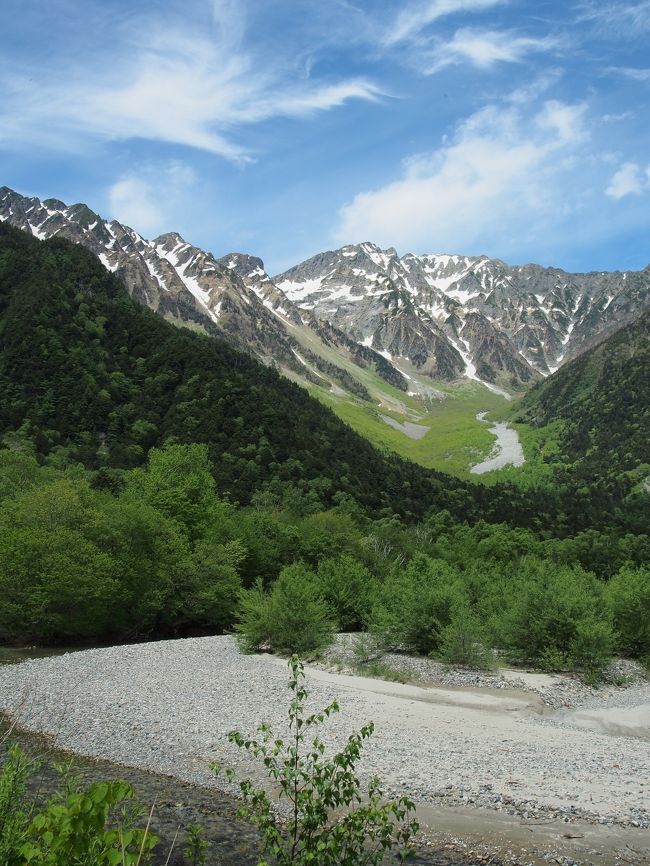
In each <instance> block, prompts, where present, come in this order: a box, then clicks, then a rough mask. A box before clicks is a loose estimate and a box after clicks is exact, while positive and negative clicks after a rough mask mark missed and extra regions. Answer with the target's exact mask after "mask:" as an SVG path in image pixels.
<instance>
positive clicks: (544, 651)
mask: <svg viewBox="0 0 650 866" xmlns="http://www.w3.org/2000/svg"><path fill="white" fill-rule="evenodd" d="M507 590H508V599H509V601H508V602H507V606H506V607H505V609H504V612H503V614H502V616H501V617H499V622H498V631H499V633H500V638H501V641H502V643H503V645H504V647H505V648H506V649H507V650H509V652H510V653H511V655H512V656H513V657H514V658H515V659H516V660H519V661H525V662H532V663H534V664H540V663H542V662H544V660H546V662H545V663H548V661H549V660H552V661H553V663H554V664H556V662H555V660H556V659H557V660H558V661H559V660H560V659H561V660H562V662H564V660H566V661H567V662H568V663H569V664H571V665H573V666H578V667H579V668H581V669H584V668H585V667H586V665H587V664H588V656H589V653H590V652H593V653H594V665H595V666H598V665H600V664H601V663H602V659H603V656H604V654H606V653H607V652H609V651H611V646H612V644H611V630H610V628H609V625H610V624H609V612H608V611H607V609H606V606H605V604H604V600H603V590H602V584H601V582H600V581H599V580H597V578H596V577H594V575H592V574H589V573H587V572H585V571H583V570H582V569H581V568H579V567H577V566H576V567H573V568H571V567H568V566H562V565H557V564H555V563H552V562H548V561H542V560H537V559H531V558H527V559H524V560H522V562H521V564H520V566H519V569H518V573H515V575H514V576H513V578H512V579H511V580H510V582H509V585H508V586H507ZM590 633H593V635H594V636H593V638H591V639H590V637H589V635H590ZM608 633H609V634H610V638H609V650H608V649H607V646H608V638H607V634H608ZM590 640H591V643H590Z"/></svg>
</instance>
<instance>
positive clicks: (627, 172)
mask: <svg viewBox="0 0 650 866" xmlns="http://www.w3.org/2000/svg"><path fill="white" fill-rule="evenodd" d="M649 190H650V166H648V167H647V168H646V169H645V171H644V170H643V169H642V168H641V167H640V166H639V165H637V164H636V163H635V162H626V163H623V165H622V166H621V167H620V168H619V170H618V171H617V172H615V174H614V175H613V176H612V179H611V180H610V182H609V186H608V187H607V189H606V190H605V193H606V194H607V195H608V196H610V198H615V199H620V198H624V197H625V196H626V195H641V194H642V193H644V192H648V191H649Z"/></svg>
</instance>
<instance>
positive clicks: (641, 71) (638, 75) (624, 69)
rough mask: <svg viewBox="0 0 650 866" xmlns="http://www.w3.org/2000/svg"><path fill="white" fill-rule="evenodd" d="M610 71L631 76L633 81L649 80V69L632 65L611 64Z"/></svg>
mask: <svg viewBox="0 0 650 866" xmlns="http://www.w3.org/2000/svg"><path fill="white" fill-rule="evenodd" d="M610 72H614V73H616V74H617V75H623V76H624V77H625V78H631V79H632V80H633V81H650V69H648V68H638V67H633V66H611V67H610Z"/></svg>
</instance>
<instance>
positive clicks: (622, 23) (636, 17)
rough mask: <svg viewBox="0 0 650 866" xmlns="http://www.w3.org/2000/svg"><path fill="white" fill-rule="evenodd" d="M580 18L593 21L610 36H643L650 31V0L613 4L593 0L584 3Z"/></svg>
mask: <svg viewBox="0 0 650 866" xmlns="http://www.w3.org/2000/svg"><path fill="white" fill-rule="evenodd" d="M580 20H583V21H593V22H594V23H595V24H596V26H597V27H598V29H599V31H600V32H601V33H602V34H603V35H605V36H608V37H610V38H611V37H615V36H618V37H629V36H632V37H634V36H642V35H643V34H645V33H647V32H648V31H650V2H649V0H641V2H640V3H613V4H612V3H603V2H602V0H595V2H594V0H592V2H589V3H586V4H585V5H584V7H583V11H582V13H581V15H580Z"/></svg>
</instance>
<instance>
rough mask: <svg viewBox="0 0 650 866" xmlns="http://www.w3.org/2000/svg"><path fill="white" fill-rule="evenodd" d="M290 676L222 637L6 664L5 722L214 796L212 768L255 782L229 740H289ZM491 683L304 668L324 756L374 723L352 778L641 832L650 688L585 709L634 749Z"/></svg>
mask: <svg viewBox="0 0 650 866" xmlns="http://www.w3.org/2000/svg"><path fill="white" fill-rule="evenodd" d="M287 675H288V672H287V667H286V663H285V662H284V661H282V660H279V659H277V658H274V657H272V656H245V655H241V654H240V653H239V651H238V648H237V645H236V643H235V641H234V640H233V639H232V638H230V637H208V638H192V639H185V640H176V641H160V642H156V643H145V644H138V645H131V646H120V647H109V648H106V649H95V650H87V651H83V652H75V653H70V654H67V655H63V656H56V657H52V658H45V659H38V660H33V661H27V662H23V663H21V664H18V665H6V666H2V667H0V709H1V710H3V711H5V712H7V713H8V714H9V715H11V716H12V717H14V718H15V719H16V720H17V721H18V723H19V724H20V725H21V726H22V727H24V728H27V729H29V730H33V731H38V732H42V733H46V734H49V735H52V736H53V737H54V738H55V741H56V744H57V745H58V746H60V747H61V748H64V749H67V750H70V751H73V752H78V753H81V754H85V755H91V756H96V757H101V758H107V759H109V760H112V761H116V762H118V763H124V764H128V765H134V766H138V767H143V768H147V769H152V770H155V771H158V772H162V773H168V774H171V775H174V776H176V777H178V778H181V779H184V780H187V781H191V782H195V783H199V784H210V783H213V784H215V782H214V777H213V774H212V773H211V771H210V769H209V764H210V762H211V761H215V760H216V761H219V762H222V763H224V764H226V765H229V766H234V767H236V768H237V770H238V771H239V773H245V774H246V775H249V774H250V775H253V776H256V777H257V778H261V776H259V774H258V773H257V764H256V763H255V762H251V763H249V762H248V760H247V759H246V755H245V753H241V752H239V751H238V750H237V749H236V748H235V747H234V746H232V745H230V744H229V743H228V742H227V733H228V731H230V730H231V729H233V728H236V729H239V730H241V731H242V732H243V733H246V734H250V733H254V731H255V729H256V726H257V725H258V724H259V723H260V722H262V721H266V722H270V723H271V724H272V725H273V726H274V727H275V728H276V730H277V731H278V732H279V733H280V734H284V733H286V730H285V718H286V705H287V697H288V690H287V687H286V683H287ZM542 682H546V681H542ZM522 684H523V685H524V686H527V688H533V687H534V686H532V685H531V684H530V683H528V684H527V683H524V682H522V683H520V685H522ZM491 685H492V688H485V687H480V685H477V686H474V687H472V686H466V687H465V688H454V687H453V686H446V687H445V688H438V689H436V688H432V687H428V688H422V687H419V686H413V685H402V684H400V683H388V682H383V681H379V680H366V679H364V678H361V677H350V676H344V675H340V674H336V673H332V672H328V671H323V670H320V669H315V668H313V669H308V671H307V686H308V689H309V691H310V702H309V703H310V709H312V708H313V709H316V708H320V707H322V706H324V705H325V704H327V703H329V702H330V701H332V700H333V699H335V698H336V699H338V700H339V701H340V704H341V712H340V714H338V715H336V716H334V717H332V719H330V720H329V721H328V722H327V723H326V724H325V726H324V727H323V728H322V729H320V731H319V733H320V734H321V735H322V736H323V738H324V739H325V741H326V743H328V744H329V745H331V746H338V747H340V746H341V745H343V743H344V742H345V740H346V738H347V736H348V735H349V734H350V733H351V732H352V731H354V730H358V728H359V727H360V726H361V725H362V724H364V723H366V722H368V721H369V720H373V721H374V722H375V734H374V736H373V737H372V738H371V740H370V741H369V743H368V745H367V747H366V749H365V751H364V758H363V761H362V763H361V765H360V771H361V774H362V775H363V776H365V777H368V776H369V775H373V774H375V773H377V774H378V775H380V777H381V778H382V779H383V780H384V781H385V783H386V785H387V787H388V789H389V790H390V791H392V792H395V793H398V792H399V793H408V794H410V795H411V796H412V797H413V798H414V799H415V800H416V801H418V802H421V803H432V804H449V805H464V806H468V805H469V806H474V807H485V808H489V809H494V810H498V811H502V812H509V813H511V814H516V815H519V816H522V817H527V818H552V817H556V818H560V819H563V820H566V821H571V820H574V819H577V818H580V819H584V820H587V821H590V822H592V823H600V824H608V825H610V824H618V825H622V826H632V827H641V828H646V827H650V812H649V809H650V740H649V739H648V738H647V737H646V738H644V731H647V732H648V736H650V731H648V722H649V720H650V715H649V714H650V686H649V685H648V684H647V683H646V684H644V685H636V686H634V687H633V688H630V689H611V690H610V691H609V692H608V697H607V698H603V697H602V696H601V697H599V698H598V697H596V696H594V694H592V696H591V698H590V700H591V702H592V703H593V702H597V701H598V700H600V701H601V702H602V705H603V707H604V708H605V709H607V710H608V711H610V710H612V711H613V712H614V714H615V713H616V708H617V707H619V708H621V711H622V712H623V711H624V714H625V713H629V712H630V711H631V712H632V713H636V716H635V720H636V721H635V724H636V729H635V734H636V735H635V736H621V735H620V731H619V732H617V733H616V734H614V735H613V734H608V733H603V732H602V731H601V730H593V729H590V728H584V727H580V726H579V725H578V724H576V720H575V719H571V718H565V717H564V716H563V715H561V714H560V715H557V714H555V715H549V714H554V713H555V711H554V710H553V709H551V708H550V707H544V704H543V702H542V700H541V698H540V695H539V694H537V693H536V692H534V691H529V690H528V691H524V690H522V689H521V688H519V689H512V688H511V687H510V684H507V685H506V686H505V687H504V686H502V685H501V686H499V687H495V684H494V683H492V684H491ZM546 687H547V688H548V682H547V683H546ZM599 706H600V705H599ZM643 707H646V710H644V709H643ZM589 709H590V710H591V711H592V712H593V711H597V710H598V706H597V707H589ZM560 713H565V714H566V713H567V710H563V711H560ZM644 713H645V715H644ZM644 725H645V727H644ZM218 784H220V785H221V786H224V787H225V786H226V783H225V781H220V782H219V783H218Z"/></svg>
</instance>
